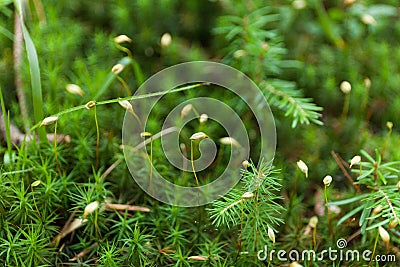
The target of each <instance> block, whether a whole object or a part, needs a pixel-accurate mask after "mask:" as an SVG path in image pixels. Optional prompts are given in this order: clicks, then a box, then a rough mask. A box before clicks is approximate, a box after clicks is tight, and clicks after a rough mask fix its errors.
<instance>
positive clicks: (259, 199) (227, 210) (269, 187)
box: [210, 162, 284, 252]
mask: <svg viewBox="0 0 400 267" xmlns="http://www.w3.org/2000/svg"><path fill="white" fill-rule="evenodd" d="M249 168H250V170H247V169H246V170H244V171H243V177H242V183H243V184H242V185H240V186H239V187H236V188H234V189H232V190H231V191H230V192H229V193H228V194H226V195H225V196H223V197H222V198H221V200H216V201H214V202H213V208H212V209H211V210H210V212H211V218H212V219H213V224H215V225H216V226H217V227H220V226H221V225H225V226H240V237H239V238H240V241H239V243H240V244H239V248H240V247H241V246H242V243H243V244H244V245H243V247H244V249H245V251H253V252H256V251H257V248H260V247H263V245H265V244H267V243H269V240H268V236H269V233H268V231H269V228H270V229H272V230H273V231H274V232H277V227H278V226H279V225H280V224H282V223H283V220H282V218H281V217H280V216H281V213H282V212H283V211H284V208H283V207H282V206H281V205H280V204H279V201H280V200H281V197H280V196H277V195H276V192H279V191H280V189H281V187H282V185H281V184H280V182H281V181H280V180H279V179H277V178H276V177H274V175H276V174H277V171H276V170H273V169H272V167H271V166H270V164H269V163H265V162H263V163H261V164H260V167H259V168H258V169H257V168H256V166H254V165H253V164H251V165H250V166H249ZM270 231H271V230H270ZM274 242H275V240H274Z"/></svg>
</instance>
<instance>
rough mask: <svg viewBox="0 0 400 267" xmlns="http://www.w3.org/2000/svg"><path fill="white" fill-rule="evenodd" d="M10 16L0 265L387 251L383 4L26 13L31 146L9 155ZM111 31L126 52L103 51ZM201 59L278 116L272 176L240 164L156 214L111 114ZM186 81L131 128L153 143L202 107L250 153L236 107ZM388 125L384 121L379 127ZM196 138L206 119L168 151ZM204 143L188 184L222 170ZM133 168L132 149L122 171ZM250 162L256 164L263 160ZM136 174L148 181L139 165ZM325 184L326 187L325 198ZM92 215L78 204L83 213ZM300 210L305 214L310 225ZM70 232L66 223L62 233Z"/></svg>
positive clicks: (163, 169) (172, 171) (81, 6)
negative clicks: (163, 126)
mask: <svg viewBox="0 0 400 267" xmlns="http://www.w3.org/2000/svg"><path fill="white" fill-rule="evenodd" d="M13 3H14V4H13ZM41 4H43V8H44V13H41V11H40V6H41ZM301 4H304V5H305V6H303V7H302V6H301ZM21 5H22V1H11V0H6V1H0V21H1V25H0V70H1V71H0V86H1V89H2V91H1V93H2V95H1V98H2V101H1V102H2V114H3V122H4V125H5V127H4V128H5V129H4V130H3V129H2V131H4V132H5V134H3V135H5V140H4V142H2V143H1V145H2V146H1V148H0V155H1V156H2V157H3V159H4V160H3V163H2V164H1V166H0V170H1V174H0V265H1V266H265V265H267V264H268V265H269V266H275V265H276V266H279V265H283V264H289V263H290V262H289V261H288V262H281V261H278V260H277V259H274V260H272V261H271V262H262V261H260V260H258V259H257V252H258V251H259V250H260V249H263V248H264V246H267V247H268V249H269V250H271V249H286V250H289V249H294V248H296V249H302V250H305V249H310V248H311V249H315V250H316V251H317V253H318V254H319V255H320V253H321V251H322V250H323V249H328V248H336V247H337V246H336V241H337V240H338V239H339V238H345V239H347V240H348V243H349V246H351V248H355V249H359V250H363V249H369V250H374V251H375V253H376V254H385V255H387V254H393V255H397V257H398V256H399V252H398V247H399V243H400V234H399V230H398V229H399V226H398V225H397V220H398V217H399V216H400V202H399V198H398V194H399V188H398V182H399V172H400V167H399V160H400V154H399V151H398V149H397V147H398V143H399V141H400V137H399V133H398V129H397V127H398V125H397V123H398V121H399V119H400V117H399V112H398V107H399V105H400V95H399V90H397V88H398V84H399V81H400V78H399V77H400V76H399V75H398V73H399V64H398V61H399V59H400V52H399V51H400V47H399V45H398V39H399V37H400V23H399V20H398V17H399V16H398V12H397V5H398V3H397V1H395V0H385V1H381V3H380V4H377V3H375V1H372V0H371V1H369V0H365V1H356V2H355V3H353V4H344V3H343V1H325V0H324V1H322V0H321V1H317V0H312V1H311V0H310V1H301V0H300V1H291V0H290V1H289V0H287V1H269V2H268V3H266V2H265V1H260V0H251V1H225V0H223V1H183V0H166V1H154V0H150V1H144V0H143V1H128V0H112V1H98V2H87V1H86V2H82V1H65V0H61V1H59V0H57V1H55V0H46V1H45V0H43V1H36V0H35V1H30V2H29V1H28V2H27V3H26V5H25V6H24V7H23V8H24V11H25V12H26V14H25V16H24V28H23V33H24V37H25V49H26V51H25V52H26V53H24V55H23V64H22V67H21V69H20V72H21V73H20V74H21V76H22V77H23V81H22V83H23V88H22V89H23V91H24V93H25V94H26V96H27V99H28V103H27V109H28V114H26V115H27V117H28V118H29V120H30V121H32V122H34V123H32V124H33V126H32V129H31V131H32V132H36V131H39V132H41V142H38V141H37V140H35V139H34V140H33V141H31V142H27V141H26V142H22V144H20V145H19V146H17V144H13V141H12V139H13V134H12V133H11V131H10V124H9V123H10V122H13V123H14V124H16V125H17V126H19V127H20V128H23V127H22V126H23V125H24V124H25V123H26V122H24V121H23V119H22V116H21V112H22V111H21V110H20V107H19V105H18V102H17V101H16V99H17V95H16V93H15V83H14V78H15V77H14V75H15V73H13V71H9V70H11V69H13V64H14V62H13V61H14V57H13V56H14V55H13V53H14V52H13V46H14V43H13V41H14V38H13V32H14V28H13V27H14V24H13V21H14V15H15V11H22V10H21ZM17 13H18V12H17ZM366 14H367V15H370V16H372V18H373V19H374V20H375V22H376V23H374V21H373V20H371V17H365V15H366ZM368 19H369V20H368ZM165 33H169V34H171V36H172V40H171V43H170V44H168V45H165V44H164V45H163V44H161V41H160V38H161V37H162V36H163V35H164V34H165ZM120 34H126V35H127V36H129V37H130V38H131V39H132V42H126V43H123V44H116V43H115V42H114V41H113V40H114V38H115V37H116V36H118V35H120ZM210 59H211V60H214V61H222V62H224V63H226V64H228V65H230V66H232V67H235V68H237V69H239V70H240V71H242V72H244V73H245V74H246V75H248V76H249V77H250V78H251V79H252V80H253V81H254V82H255V83H256V84H257V85H258V86H259V88H260V89H261V90H262V91H263V93H264V94H265V96H266V97H267V99H268V101H269V104H270V105H271V107H272V109H273V110H274V111H275V110H276V111H277V112H276V125H277V134H278V145H277V148H278V149H277V155H276V158H275V161H274V164H273V165H274V166H277V167H276V168H275V167H272V163H270V162H268V163H266V162H264V163H261V164H260V165H259V166H258V167H256V166H255V165H254V164H251V165H250V168H248V169H246V170H243V172H242V177H241V182H240V183H239V184H238V185H237V186H236V187H235V188H234V189H233V190H231V191H230V192H229V193H228V194H227V195H225V196H222V197H221V198H220V199H218V200H217V201H215V202H213V203H210V204H209V205H206V206H204V207H196V208H181V207H175V206H169V205H165V204H162V203H160V202H157V201H156V200H154V199H151V198H150V197H149V196H147V195H146V194H145V193H144V192H143V191H142V190H141V189H140V188H139V187H138V186H137V184H135V183H134V181H133V179H132V178H131V176H130V174H129V171H128V170H127V167H126V166H125V164H124V163H123V159H124V156H123V153H122V150H121V147H120V144H121V137H120V132H121V125H122V121H123V116H124V112H125V109H123V108H121V106H120V105H119V104H118V103H117V102H119V101H121V100H135V101H140V99H139V98H145V97H152V96H154V95H152V94H149V95H142V96H140V97H138V96H132V95H133V94H134V92H135V91H136V89H137V88H138V86H139V85H140V84H142V82H143V80H145V79H146V77H150V76H151V75H152V74H154V73H155V72H157V71H159V70H161V69H163V68H164V67H167V66H170V65H173V64H176V63H180V62H182V61H190V60H210ZM118 63H119V64H122V65H123V66H124V69H123V71H122V72H120V73H119V74H115V73H113V72H112V71H111V70H112V67H113V66H115V65H116V64H118ZM39 66H40V73H39ZM367 78H368V79H367ZM344 80H346V81H349V82H350V83H351V85H352V90H351V92H350V93H348V94H343V93H342V92H341V91H340V83H341V82H342V81H344ZM67 84H76V85H78V86H79V87H80V88H81V90H82V92H83V93H82V94H72V93H70V92H68V91H67V90H65V88H66V85H67ZM201 85H203V84H195V85H191V86H183V87H180V88H175V89H174V90H171V91H169V94H168V95H165V96H163V98H162V99H161V103H160V104H158V105H157V106H156V107H155V111H154V114H151V116H150V118H149V120H148V122H147V123H148V125H147V126H148V127H149V130H151V131H152V132H154V133H155V132H157V131H158V129H159V127H160V121H162V120H163V118H164V117H165V116H166V114H168V112H169V111H170V110H171V109H172V108H173V107H174V105H176V104H179V103H182V102H183V101H186V100H187V99H189V98H192V97H197V96H207V97H212V98H215V99H220V100H222V101H224V103H226V104H227V105H229V106H231V107H233V108H235V111H237V113H238V115H239V116H240V117H241V118H243V121H244V124H245V125H246V128H247V129H248V130H249V139H250V143H251V146H252V149H253V148H257V147H259V146H260V145H261V144H260V140H259V137H258V129H257V123H256V122H255V120H254V117H253V116H252V115H251V114H250V113H251V112H250V111H249V110H248V108H247V106H246V105H245V104H244V103H243V101H241V100H240V99H239V98H238V97H236V96H234V95H233V94H231V93H229V92H226V90H221V88H218V87H216V86H209V87H207V89H209V90H202V89H203V88H202V87H199V90H193V88H195V87H198V86H201ZM299 88H303V89H299ZM313 99H314V100H313ZM93 100H95V101H96V102H95V103H93V106H92V107H91V108H90V107H88V106H87V104H88V103H89V101H93ZM322 107H323V111H322ZM345 111H346V112H345ZM50 115H55V116H58V117H59V119H58V121H57V123H55V124H52V125H48V126H42V127H39V125H40V123H41V122H42V120H43V119H44V117H46V116H50ZM387 121H392V122H394V125H392V126H391V127H389V128H387ZM322 123H323V126H322ZM389 125H390V124H389ZM44 129H46V130H47V132H48V133H51V135H53V134H54V133H57V134H64V135H68V137H69V139H70V142H66V141H64V142H61V143H58V142H54V143H51V144H50V143H49V142H47V141H45V142H43V140H44V139H45V138H46V137H44V135H43V133H44V132H45V131H44ZM200 130H204V131H205V132H207V133H212V135H213V138H215V140H216V139H217V138H219V137H222V136H224V135H226V133H225V131H224V129H222V127H220V125H218V124H217V123H216V122H212V121H211V120H209V121H208V122H207V123H205V124H204V125H200V124H199V123H198V122H197V120H195V121H193V122H190V123H188V124H187V125H185V127H184V129H183V130H182V132H181V135H182V138H181V140H180V141H181V142H182V143H183V144H185V145H186V152H187V155H188V158H190V155H189V152H188V151H189V148H190V146H189V145H190V141H188V140H189V139H188V138H187V137H188V136H190V135H191V134H192V133H193V132H197V131H200ZM182 147H184V146H182ZM217 148H218V156H217V159H216V161H215V163H214V164H213V167H212V168H210V169H207V170H205V171H202V172H201V173H199V174H198V176H199V180H200V183H201V184H205V183H208V182H210V181H212V180H213V179H214V178H215V177H216V176H217V175H218V174H219V173H221V172H222V171H223V170H224V166H223V165H224V163H225V162H226V161H225V160H226V157H227V156H228V155H229V153H231V150H230V149H229V148H223V147H220V146H217ZM361 148H364V150H361V154H360V155H361V157H362V162H361V163H359V164H356V165H354V166H352V167H351V168H349V165H348V161H347V159H350V158H352V157H353V156H354V154H355V151H360V149H361ZM331 151H334V152H336V154H334V153H332V154H333V155H336V158H335V160H334V159H332V156H331V155H332V154H331ZM366 151H368V152H366ZM371 151H376V152H375V157H372V156H371ZM145 156H146V155H139V154H138V155H137V158H136V159H135V160H138V161H139V160H140V161H143V158H144V157H145ZM152 156H153V162H152V164H153V165H154V166H155V168H157V171H159V172H160V173H162V175H165V176H166V177H169V178H170V179H171V181H174V182H175V183H176V184H180V185H195V180H194V179H193V177H192V174H191V173H185V172H180V171H179V170H177V169H176V168H175V167H174V166H172V165H171V164H169V163H168V162H167V160H166V158H165V155H164V154H163V150H162V147H161V142H160V140H159V139H155V140H154V144H153V151H152ZM194 156H195V157H197V156H198V151H197V147H195V153H194ZM252 157H253V159H254V161H256V159H257V158H258V157H260V158H262V157H263V155H252ZM300 158H301V159H302V160H304V161H305V162H306V163H307V165H308V167H309V173H308V174H309V175H308V176H309V177H308V178H304V177H303V175H302V174H301V173H300V171H299V170H298V168H297V167H296V161H298V160H299V159H300ZM342 158H343V159H344V160H343V159H342ZM277 168H279V171H277ZM135 172H136V173H137V174H138V175H143V176H145V177H148V175H149V171H148V169H142V168H137V169H135ZM327 174H330V175H332V176H333V182H332V185H330V186H329V187H324V184H323V183H322V177H324V176H325V175H327ZM353 182H354V185H353ZM324 189H325V190H324ZM326 202H328V204H326ZM96 203H97V204H98V205H99V206H98V207H96V208H95V209H94V210H91V211H90V212H88V211H87V210H86V209H87V208H88V207H89V206H90V205H92V206H93V204H96ZM118 205H124V206H118ZM328 207H329V211H328ZM328 213H329V215H328ZM314 215H318V218H319V220H318V223H317V226H316V227H315V228H314V229H312V228H310V227H311V226H310V218H311V217H312V216H314ZM72 224H75V226H76V228H74V229H73V230H71V231H67V230H68V227H71V225H72ZM379 227H383V228H384V229H387V231H388V233H389V235H390V243H389V245H388V246H386V244H384V242H381V240H380V237H379V235H378V228H379ZM271 231H272V232H271ZM272 233H274V234H273V235H276V237H275V238H276V239H275V240H274V241H275V242H272V240H271V238H272V236H273V235H272ZM397 260H398V259H397ZM300 263H301V264H302V265H303V266H308V265H310V266H342V265H343V264H345V265H346V266H360V265H361V264H363V263H361V262H346V263H344V262H343V261H340V260H335V261H330V260H324V261H321V262H316V261H312V262H311V261H308V260H305V261H302V262H300ZM377 264H378V263H377ZM379 264H381V265H382V266H383V265H385V266H396V265H395V263H393V262H389V261H388V262H381V263H379Z"/></svg>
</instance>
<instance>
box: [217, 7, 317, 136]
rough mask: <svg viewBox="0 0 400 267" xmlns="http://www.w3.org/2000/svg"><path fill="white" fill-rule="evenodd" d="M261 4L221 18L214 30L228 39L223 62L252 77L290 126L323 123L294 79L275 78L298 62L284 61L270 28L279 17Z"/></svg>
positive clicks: (275, 33)
mask: <svg viewBox="0 0 400 267" xmlns="http://www.w3.org/2000/svg"><path fill="white" fill-rule="evenodd" d="M261 6H262V5H261V4H258V5H257V8H253V9H255V10H254V11H252V10H241V9H240V8H238V9H235V11H237V12H236V13H235V14H233V15H230V16H222V17H221V19H220V23H219V25H220V26H219V27H217V28H216V29H215V33H217V34H221V35H223V36H224V37H225V39H226V41H227V42H228V46H227V47H226V49H225V50H226V53H227V56H226V57H225V59H224V61H225V62H226V63H227V64H229V65H231V66H233V67H236V68H237V69H239V70H241V71H243V72H244V73H245V74H247V75H248V76H249V77H250V78H252V79H253V80H254V81H255V82H256V83H257V85H258V86H259V87H260V88H261V89H262V90H263V91H264V92H265V95H266V96H267V99H268V102H269V104H270V105H271V106H274V107H277V108H278V109H280V110H283V111H285V116H289V115H290V116H291V117H292V118H293V119H292V127H293V128H294V127H296V125H297V123H298V122H300V123H301V124H303V123H306V124H309V123H310V122H314V123H316V124H319V125H322V122H321V121H319V120H318V118H319V117H320V116H321V114H319V113H318V112H319V111H321V110H322V108H321V107H318V106H317V105H315V104H314V103H313V102H312V99H310V98H304V97H303V94H302V91H301V90H299V89H297V88H296V87H295V84H294V83H293V82H289V81H286V80H282V79H278V78H280V77H282V73H283V70H284V69H285V68H290V67H297V66H298V62H295V61H290V60H284V56H285V55H286V54H287V50H286V49H285V48H284V46H283V42H282V41H283V40H282V36H281V35H280V34H279V32H278V31H277V30H276V29H270V28H271V26H272V25H273V24H274V23H276V22H277V21H278V20H279V18H280V17H279V15H278V14H276V13H274V12H273V10H272V8H271V7H268V6H267V7H264V8H261ZM231 8H233V7H231Z"/></svg>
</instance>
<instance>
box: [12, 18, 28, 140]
mask: <svg viewBox="0 0 400 267" xmlns="http://www.w3.org/2000/svg"><path fill="white" fill-rule="evenodd" d="M23 44H24V36H23V34H22V25H21V19H20V17H19V15H18V13H17V12H15V14H14V48H13V56H14V84H15V90H16V91H17V97H18V103H19V108H20V110H21V116H22V121H23V122H24V128H25V131H26V132H27V131H28V130H29V120H28V108H27V106H26V97H25V93H24V88H23V83H22V73H21V69H22V59H23V56H22V55H23Z"/></svg>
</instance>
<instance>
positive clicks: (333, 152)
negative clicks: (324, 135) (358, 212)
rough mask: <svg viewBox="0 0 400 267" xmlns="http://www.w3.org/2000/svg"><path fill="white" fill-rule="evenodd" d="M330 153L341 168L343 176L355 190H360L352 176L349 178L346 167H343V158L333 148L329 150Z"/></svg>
mask: <svg viewBox="0 0 400 267" xmlns="http://www.w3.org/2000/svg"><path fill="white" fill-rule="evenodd" d="M331 155H332V157H333V158H334V159H335V161H336V163H337V165H338V166H339V168H340V169H341V170H342V172H343V174H344V176H346V178H347V180H348V181H349V182H350V184H351V185H352V186H353V187H354V189H355V190H356V191H357V192H360V188H359V187H358V185H356V184H354V181H353V178H351V176H350V174H349V173H348V172H347V170H346V168H345V167H344V164H343V159H342V158H341V157H340V156H339V155H338V154H337V153H335V151H333V150H332V151H331Z"/></svg>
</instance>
